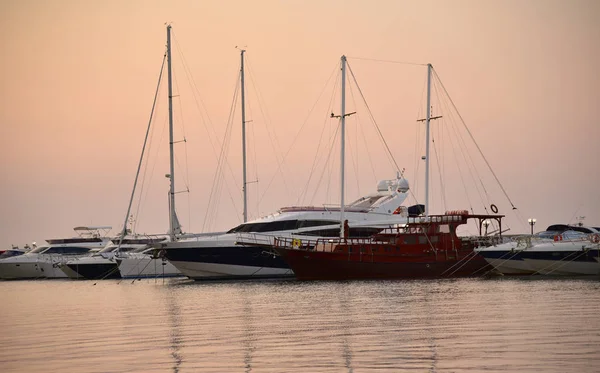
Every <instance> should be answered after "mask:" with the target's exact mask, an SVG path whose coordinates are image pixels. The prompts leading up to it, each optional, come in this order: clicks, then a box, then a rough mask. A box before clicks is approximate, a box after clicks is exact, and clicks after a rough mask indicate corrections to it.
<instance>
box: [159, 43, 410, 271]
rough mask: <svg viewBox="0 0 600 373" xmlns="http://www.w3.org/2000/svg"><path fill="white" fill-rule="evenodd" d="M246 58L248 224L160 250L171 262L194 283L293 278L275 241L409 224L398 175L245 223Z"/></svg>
mask: <svg viewBox="0 0 600 373" xmlns="http://www.w3.org/2000/svg"><path fill="white" fill-rule="evenodd" d="M244 53H245V50H241V54H240V55H241V63H240V79H241V92H242V94H241V98H242V100H241V104H242V110H241V112H242V139H243V153H244V154H243V162H244V164H243V187H242V188H243V191H244V215H243V219H244V222H243V223H242V224H240V225H239V226H236V227H233V228H232V229H230V230H229V231H227V232H226V233H223V234H208V235H206V236H205V237H196V238H192V239H180V240H178V241H177V242H167V243H164V244H161V245H160V246H161V248H162V249H163V252H164V255H165V256H166V258H167V259H168V260H169V262H171V263H172V264H173V265H174V266H175V267H176V268H178V269H179V270H180V271H181V272H182V273H183V274H184V275H186V276H188V277H190V278H192V279H195V280H216V279H219V280H222V279H245V278H277V277H292V276H294V273H293V271H292V270H291V269H290V267H289V266H288V264H287V263H286V262H285V261H284V260H283V258H282V257H281V256H279V255H273V253H272V251H271V250H270V248H271V247H272V245H273V240H274V237H275V236H284V237H290V238H291V237H300V238H302V237H304V238H306V237H339V235H340V230H342V229H343V226H341V225H340V221H345V220H347V221H348V223H349V229H348V230H349V232H350V234H352V235H353V236H361V237H365V236H370V235H372V234H374V233H376V232H379V231H380V230H381V229H383V228H384V227H385V226H389V225H390V224H393V223H394V222H405V221H406V218H407V216H408V208H406V207H403V206H402V207H401V205H402V204H403V202H404V201H405V200H406V198H407V197H408V194H409V184H408V181H407V180H406V179H405V178H404V177H403V176H402V175H400V174H398V175H396V178H395V179H390V180H381V181H380V182H379V183H378V184H377V187H376V190H375V191H374V192H373V193H370V194H368V195H366V196H364V197H361V198H359V199H357V200H356V201H354V202H353V203H350V204H349V205H345V204H344V203H342V205H341V206H340V207H320V206H291V207H283V208H280V209H279V210H278V211H276V212H275V213H273V214H269V215H267V216H264V217H261V218H258V219H255V220H252V221H247V201H246V186H247V182H246V156H245V148H246V146H245V123H246V119H245V101H244Z"/></svg>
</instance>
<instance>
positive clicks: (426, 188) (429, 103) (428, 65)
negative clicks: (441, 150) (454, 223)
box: [425, 63, 431, 216]
mask: <svg viewBox="0 0 600 373" xmlns="http://www.w3.org/2000/svg"><path fill="white" fill-rule="evenodd" d="M430 121H431V64H430V63H428V64H427V116H426V117H425V132H426V134H425V138H426V139H425V141H426V143H425V216H429V122H430Z"/></svg>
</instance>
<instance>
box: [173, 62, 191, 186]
mask: <svg viewBox="0 0 600 373" xmlns="http://www.w3.org/2000/svg"><path fill="white" fill-rule="evenodd" d="M173 81H174V83H175V90H176V91H177V94H176V95H174V97H179V96H181V93H180V92H181V91H180V90H179V82H178V81H177V74H176V72H175V71H173ZM178 101H179V105H177V107H178V108H179V120H178V121H177V122H179V123H181V132H182V133H183V141H184V143H187V140H186V136H185V123H184V119H183V118H184V117H183V104H182V101H181V99H179V100H178ZM179 142H181V140H180V141H175V142H174V143H179ZM185 155H186V157H185V158H186V163H185V168H184V167H181V165H180V164H179V158H178V157H177V154H175V160H176V162H177V166H179V168H180V169H184V170H185V177H184V178H183V183H184V185H185V187H186V189H187V190H188V191H189V190H190V186H189V167H188V163H187V146H186V147H185Z"/></svg>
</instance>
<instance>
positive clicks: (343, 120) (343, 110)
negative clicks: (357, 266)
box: [340, 56, 346, 238]
mask: <svg viewBox="0 0 600 373" xmlns="http://www.w3.org/2000/svg"><path fill="white" fill-rule="evenodd" d="M341 64H342V104H341V105H342V106H341V113H340V119H341V131H340V133H341V138H340V143H341V146H340V147H341V157H340V169H341V171H340V198H341V201H340V238H343V237H344V207H345V206H344V186H345V184H346V178H345V175H344V171H345V170H344V169H345V156H346V154H345V153H346V151H345V146H346V56H342V61H341Z"/></svg>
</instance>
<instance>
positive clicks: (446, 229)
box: [438, 224, 450, 233]
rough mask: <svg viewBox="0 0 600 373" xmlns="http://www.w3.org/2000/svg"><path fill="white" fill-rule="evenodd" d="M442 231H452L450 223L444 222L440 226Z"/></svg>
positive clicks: (439, 230) (439, 228) (439, 229)
mask: <svg viewBox="0 0 600 373" xmlns="http://www.w3.org/2000/svg"><path fill="white" fill-rule="evenodd" d="M438 232H440V233H450V226H449V225H448V224H442V225H440V226H439V227H438Z"/></svg>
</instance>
